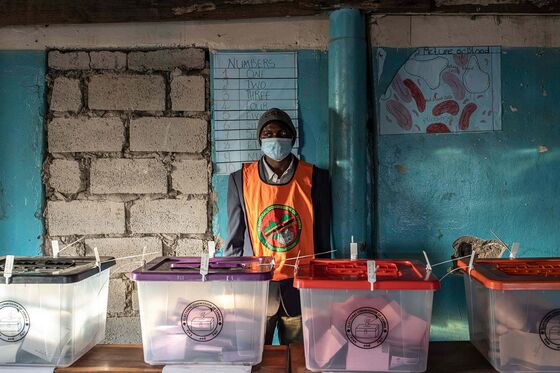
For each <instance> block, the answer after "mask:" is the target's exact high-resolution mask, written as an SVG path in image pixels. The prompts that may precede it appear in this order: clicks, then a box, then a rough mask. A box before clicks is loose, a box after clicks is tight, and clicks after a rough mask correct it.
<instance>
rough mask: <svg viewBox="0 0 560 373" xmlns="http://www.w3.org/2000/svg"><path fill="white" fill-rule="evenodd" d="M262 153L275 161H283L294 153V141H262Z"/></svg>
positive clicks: (284, 139)
mask: <svg viewBox="0 0 560 373" xmlns="http://www.w3.org/2000/svg"><path fill="white" fill-rule="evenodd" d="M261 150H262V152H263V153H264V154H265V155H266V156H268V157H269V158H271V159H274V160H275V161H281V160H283V159H284V158H286V157H287V156H288V155H290V152H291V151H292V139H291V138H281V137H272V138H267V139H261Z"/></svg>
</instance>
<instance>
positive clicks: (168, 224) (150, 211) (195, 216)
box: [130, 199, 208, 233]
mask: <svg viewBox="0 0 560 373" xmlns="http://www.w3.org/2000/svg"><path fill="white" fill-rule="evenodd" d="M207 225H208V207H207V201H206V200H190V201H188V200H185V199H160V200H153V201H147V200H144V201H138V202H135V203H134V205H133V206H132V207H131V208H130V229H131V230H132V233H205V232H206V228H207Z"/></svg>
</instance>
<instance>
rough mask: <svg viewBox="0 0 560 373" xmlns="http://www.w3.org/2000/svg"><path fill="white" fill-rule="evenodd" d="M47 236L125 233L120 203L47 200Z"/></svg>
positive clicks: (122, 205)
mask: <svg viewBox="0 0 560 373" xmlns="http://www.w3.org/2000/svg"><path fill="white" fill-rule="evenodd" d="M47 219H48V234H49V235H50V236H69V235H74V234H112V233H115V234H118V233H124V232H125V225H124V224H125V214H124V204H123V203H119V202H107V201H72V202H63V201H49V202H48V203H47Z"/></svg>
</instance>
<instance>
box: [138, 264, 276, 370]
mask: <svg viewBox="0 0 560 373" xmlns="http://www.w3.org/2000/svg"><path fill="white" fill-rule="evenodd" d="M200 260H201V258H199V257H161V258H156V259H154V260H152V261H151V262H149V263H148V264H146V265H145V266H143V267H141V268H138V269H137V270H135V271H134V272H132V279H133V280H134V281H136V283H137V286H138V299H139V305H140V320H141V325H142V342H143V347H144V360H145V361H146V362H147V363H148V364H166V365H174V364H176V365H220V366H221V365H226V366H229V365H245V366H249V365H256V364H258V363H260V362H261V359H262V351H263V346H264V333H265V323H266V307H267V302H268V285H269V282H270V280H271V279H272V272H273V270H274V266H273V261H272V258H271V257H220V258H210V260H209V268H208V274H206V275H205V276H203V275H201V274H200ZM201 369H202V368H201Z"/></svg>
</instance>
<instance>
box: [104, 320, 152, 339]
mask: <svg viewBox="0 0 560 373" xmlns="http://www.w3.org/2000/svg"><path fill="white" fill-rule="evenodd" d="M101 343H104V344H131V343H133V344H136V343H142V332H141V329H140V317H108V318H107V329H106V332H105V340H104V341H103V342H101Z"/></svg>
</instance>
